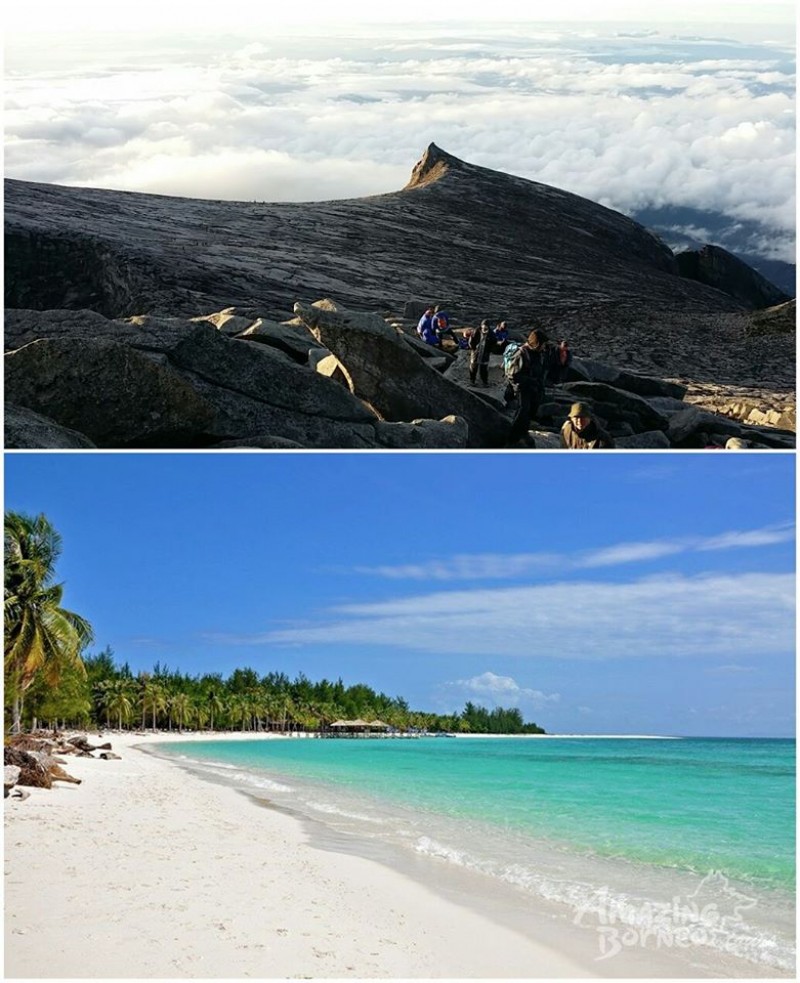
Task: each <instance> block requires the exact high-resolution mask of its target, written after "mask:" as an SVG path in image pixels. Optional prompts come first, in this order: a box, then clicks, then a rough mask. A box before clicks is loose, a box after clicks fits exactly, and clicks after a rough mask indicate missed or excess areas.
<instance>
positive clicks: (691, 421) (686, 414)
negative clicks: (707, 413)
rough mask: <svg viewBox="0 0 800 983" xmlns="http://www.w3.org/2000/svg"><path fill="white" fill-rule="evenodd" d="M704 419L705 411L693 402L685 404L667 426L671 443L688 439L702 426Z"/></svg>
mask: <svg viewBox="0 0 800 983" xmlns="http://www.w3.org/2000/svg"><path fill="white" fill-rule="evenodd" d="M703 419H704V414H703V411H702V410H700V409H699V408H698V407H697V406H693V405H692V404H691V403H689V404H688V405H685V406H684V408H683V409H682V410H681V411H680V412H679V413H673V414H672V415H671V416H670V418H669V424H668V426H667V434H668V436H669V439H670V441H671V443H673V444H679V443H680V442H681V441H682V440H686V439H687V438H688V437H690V436H691V435H692V434H693V433H694V432H695V431H696V430H698V429H699V428H700V425H701V424H702V422H703Z"/></svg>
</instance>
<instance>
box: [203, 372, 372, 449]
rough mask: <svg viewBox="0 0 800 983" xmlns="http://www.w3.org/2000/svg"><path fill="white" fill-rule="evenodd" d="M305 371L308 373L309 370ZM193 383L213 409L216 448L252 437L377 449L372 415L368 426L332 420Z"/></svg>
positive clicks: (339, 388)
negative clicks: (229, 442)
mask: <svg viewBox="0 0 800 983" xmlns="http://www.w3.org/2000/svg"><path fill="white" fill-rule="evenodd" d="M285 364H286V365H287V367H289V368H291V367H295V368H298V369H299V368H300V367H299V366H293V363H290V362H288V363H285ZM306 371H308V372H310V369H307V370H306ZM319 378H320V381H321V382H327V383H328V385H330V386H332V387H334V388H335V389H338V390H339V392H341V393H342V394H343V395H345V396H346V395H347V392H346V390H345V389H344V388H343V387H342V386H339V385H337V383H335V382H330V381H329V380H326V379H323V377H322V376H320V377H319ZM192 382H193V385H194V387H195V389H196V390H197V391H198V392H199V393H200V395H201V396H203V398H204V399H206V400H207V401H208V402H209V403H210V404H211V405H212V406H213V407H214V409H215V410H216V416H215V419H214V423H213V426H212V429H211V433H212V434H213V435H214V436H215V437H216V440H215V441H214V444H215V445H219V444H220V443H222V442H228V441H232V442H234V443H235V444H236V445H237V446H239V445H240V443H241V441H242V440H249V439H251V438H256V439H261V438H264V437H268V438H275V437H280V438H283V439H284V440H289V441H292V442H293V443H296V444H300V445H302V446H303V447H309V448H313V447H323V448H331V449H333V448H346V449H353V450H362V449H366V448H372V447H376V446H377V443H376V439H375V424H376V423H377V422H378V417H377V416H375V415H374V414H373V416H372V418H371V422H369V423H361V422H353V421H350V420H333V419H330V418H329V417H325V416H318V415H315V414H305V413H297V412H293V411H292V410H291V409H285V408H284V407H282V406H273V405H271V404H270V403H266V402H263V401H262V400H260V399H254V398H253V397H251V396H244V395H242V394H241V393H237V392H232V391H231V390H229V389H224V388H223V387H222V386H216V385H212V384H211V383H209V382H206V380H205V379H202V378H200V377H199V376H195V377H194V378H193V379H192Z"/></svg>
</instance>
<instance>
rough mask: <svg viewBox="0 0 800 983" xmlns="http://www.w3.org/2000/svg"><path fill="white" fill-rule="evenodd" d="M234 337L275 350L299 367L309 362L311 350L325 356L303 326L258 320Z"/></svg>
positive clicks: (263, 319) (320, 347) (322, 349)
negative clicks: (296, 363) (255, 342)
mask: <svg viewBox="0 0 800 983" xmlns="http://www.w3.org/2000/svg"><path fill="white" fill-rule="evenodd" d="M236 337H237V338H244V339H246V340H247V341H257V342H260V343H261V344H263V345H269V346H270V347H272V348H277V349H278V350H279V351H282V352H283V353H284V354H285V355H288V356H289V357H290V358H291V359H292V360H293V361H295V362H298V363H299V364H300V365H305V364H307V363H308V362H309V352H310V351H312V350H319V351H320V352H322V354H323V355H325V354H327V353H326V352H325V349H324V348H323V347H322V346H321V345H320V343H319V342H318V341H317V339H316V338H315V337H314V336H313V335H312V334H311V332H310V331H309V330H308V328H306V327H305V326H304V325H300V326H294V325H291V324H281V323H280V322H279V321H268V320H266V319H265V318H259V319H258V320H257V321H254V322H253V323H252V324H250V326H249V327H247V328H246V329H245V330H244V331H241V332H240V333H239V334H237V335H236Z"/></svg>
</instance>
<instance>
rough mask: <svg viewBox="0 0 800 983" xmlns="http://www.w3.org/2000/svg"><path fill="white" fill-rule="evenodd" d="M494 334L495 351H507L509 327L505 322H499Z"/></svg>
mask: <svg viewBox="0 0 800 983" xmlns="http://www.w3.org/2000/svg"><path fill="white" fill-rule="evenodd" d="M492 333H493V334H494V347H495V351H498V352H502V351H505V347H506V345H507V344H508V325H507V324H506V322H505V321H498V322H497V327H496V328H495V329H494V331H493V332H492Z"/></svg>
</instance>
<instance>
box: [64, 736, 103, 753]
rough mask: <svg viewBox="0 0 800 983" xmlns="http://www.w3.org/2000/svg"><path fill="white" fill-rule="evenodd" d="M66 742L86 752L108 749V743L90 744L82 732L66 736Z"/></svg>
mask: <svg viewBox="0 0 800 983" xmlns="http://www.w3.org/2000/svg"><path fill="white" fill-rule="evenodd" d="M66 743H67V744H71V745H72V746H73V747H76V748H78V750H80V751H83V752H86V753H87V754H88V753H89V752H90V751H110V750H111V745H110V744H90V743H89V742H88V741H87V740H86V738H85V737H84V736H83V735H82V734H73V736H72V737H68V738H67V740H66Z"/></svg>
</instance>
